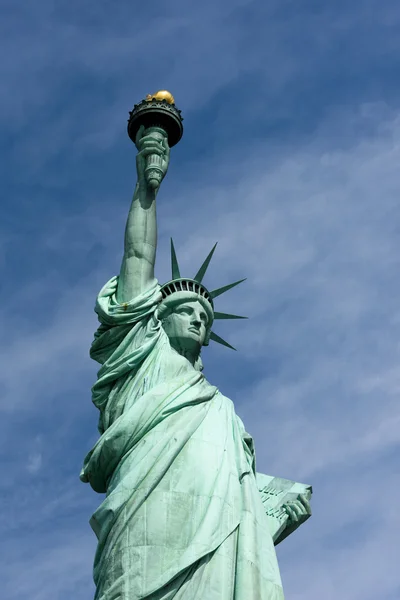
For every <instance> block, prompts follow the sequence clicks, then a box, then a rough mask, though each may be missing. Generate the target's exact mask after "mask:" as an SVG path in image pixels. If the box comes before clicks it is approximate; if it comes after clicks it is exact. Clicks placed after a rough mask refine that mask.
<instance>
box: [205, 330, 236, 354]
mask: <svg viewBox="0 0 400 600" xmlns="http://www.w3.org/2000/svg"><path fill="white" fill-rule="evenodd" d="M210 340H213V342H217V344H222V346H226V347H227V348H230V349H231V350H236V348H234V347H233V346H231V345H230V344H228V342H226V341H225V340H223V339H222V337H219V335H217V334H216V333H214V332H213V331H212V332H211V333H210Z"/></svg>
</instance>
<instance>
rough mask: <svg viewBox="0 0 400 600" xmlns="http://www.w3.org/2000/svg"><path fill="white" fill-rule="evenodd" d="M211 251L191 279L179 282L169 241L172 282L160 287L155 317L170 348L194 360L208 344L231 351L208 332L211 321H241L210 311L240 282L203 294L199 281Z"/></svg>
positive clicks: (223, 342) (203, 288)
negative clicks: (216, 300)
mask: <svg viewBox="0 0 400 600" xmlns="http://www.w3.org/2000/svg"><path fill="white" fill-rule="evenodd" d="M214 250H215V246H214V248H213V249H212V250H211V252H210V253H209V255H208V256H207V258H206V260H205V261H204V263H203V264H202V266H201V267H200V269H199V271H198V272H197V274H196V275H195V276H194V278H193V279H189V278H182V277H181V275H180V272H179V267H178V261H177V258H176V254H175V249H174V245H173V243H172V240H171V262H172V280H171V281H168V282H167V283H165V284H164V285H163V286H161V296H162V301H161V303H160V306H159V308H158V317H159V319H160V320H161V322H162V326H163V328H164V330H165V332H166V334H167V335H168V338H169V340H170V343H171V346H172V347H173V348H175V349H176V350H177V351H178V352H180V353H181V354H190V355H191V356H192V357H194V358H195V359H196V357H198V356H199V355H200V351H201V348H202V346H208V344H209V342H210V340H214V341H216V342H218V343H220V344H223V345H224V346H227V347H228V348H233V347H232V346H231V345H230V344H228V342H225V340H223V339H222V338H220V337H219V336H218V335H217V334H216V333H214V332H213V331H211V327H212V325H213V322H214V319H243V318H245V317H239V316H237V315H230V314H227V313H220V312H215V311H214V298H216V297H217V296H219V295H221V294H223V293H224V292H226V291H228V290H229V289H231V288H232V287H234V286H236V285H237V284H238V283H241V281H244V280H243V279H242V280H240V281H236V282H235V283H231V284H229V285H225V286H224V287H222V288H218V289H217V290H213V291H212V292H209V291H208V290H207V288H206V287H205V286H204V285H203V283H202V279H203V277H204V274H205V272H206V270H207V267H208V264H209V262H210V260H211V257H212V255H213V252H214ZM233 349H234V348H233Z"/></svg>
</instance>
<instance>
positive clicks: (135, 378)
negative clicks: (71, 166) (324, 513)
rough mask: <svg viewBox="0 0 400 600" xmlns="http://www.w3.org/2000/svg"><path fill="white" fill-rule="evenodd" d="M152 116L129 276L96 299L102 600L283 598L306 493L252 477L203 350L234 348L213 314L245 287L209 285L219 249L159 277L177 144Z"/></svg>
mask: <svg viewBox="0 0 400 600" xmlns="http://www.w3.org/2000/svg"><path fill="white" fill-rule="evenodd" d="M152 102H153V106H154V109H155V110H157V102H158V101H156V100H152ZM162 102H164V103H166V101H165V100H163V101H162ZM139 106H141V105H139ZM144 108H145V109H146V110H147V107H146V106H145V107H144ZM161 108H163V107H161ZM172 108H173V106H172ZM141 110H143V106H141ZM163 110H164V108H163ZM164 112H166V111H165V110H164ZM179 115H180V113H179ZM134 116H135V115H134ZM146 119H147V121H146V125H147V126H146V129H145V128H144V126H143V125H142V126H140V125H137V123H136V124H135V137H134V140H135V143H136V146H137V148H138V154H137V174H138V181H137V185H136V188H135V193H134V197H133V201H132V205H131V208H130V211H129V215H128V219H127V225H126V231H125V246H124V256H123V261H122V265H121V270H120V274H119V276H117V277H113V278H112V279H110V281H109V282H108V283H106V285H105V286H104V287H103V289H102V290H101V291H100V294H99V296H98V298H97V303H96V309H95V310H96V312H97V315H98V317H99V321H100V325H99V328H98V330H97V332H96V333H95V339H94V341H93V344H92V347H91V356H92V358H93V359H94V360H96V361H98V362H99V363H100V364H101V368H100V370H99V372H98V378H97V382H96V383H95V385H94V386H93V389H92V393H93V402H94V404H95V405H96V407H97V408H98V409H99V412H100V418H99V432H100V438H99V440H98V442H97V443H96V445H95V446H94V448H93V449H92V450H91V452H89V454H88V456H87V457H86V459H85V461H84V466H83V469H82V472H81V479H82V481H84V482H89V483H90V485H91V486H92V488H93V489H94V490H95V491H96V492H100V493H106V498H105V500H104V501H103V502H102V504H101V505H100V507H99V508H98V509H97V510H96V512H95V513H94V515H93V516H92V519H91V526H92V528H93V530H94V532H95V534H96V536H97V538H98V548H97V553H96V557H95V564H94V580H95V584H96V599H97V600H117V599H118V600H136V599H139V598H141V599H144V598H146V599H149V600H150V599H151V600H161V599H163V600H167V599H175V600H180V599H183V598H185V599H188V600H197V599H198V600H200V599H202V600H217V599H218V600H278V599H279V600H281V599H282V598H283V592H282V585H281V579H280V574H279V568H278V564H277V559H276V554H275V545H276V544H277V543H279V542H280V541H282V540H283V539H284V538H285V537H286V536H287V535H289V534H290V533H291V532H292V531H294V530H295V529H296V528H297V527H298V526H299V525H300V524H301V523H303V522H304V521H305V520H306V519H307V518H308V517H309V516H310V506H309V502H308V501H309V499H310V497H311V487H310V486H307V485H303V484H300V483H296V482H292V481H288V480H285V479H280V478H274V477H270V476H268V475H263V474H259V473H256V471H255V453H254V445H253V440H252V438H251V436H250V435H249V434H248V433H247V432H246V431H245V428H244V425H243V423H242V421H241V420H240V419H239V417H238V416H237V415H236V413H235V408H234V405H233V403H232V401H231V400H230V399H229V398H227V397H226V396H224V395H223V394H222V393H221V392H220V391H219V390H218V389H217V388H216V387H215V386H213V385H212V384H211V383H209V382H208V381H207V379H206V377H205V376H204V374H203V373H202V362H201V349H202V347H203V346H205V345H207V344H208V343H209V341H210V340H214V341H217V342H220V343H222V344H224V345H226V346H229V347H231V346H230V345H229V344H228V343H227V342H225V341H224V340H222V339H221V338H220V337H219V336H218V335H217V334H215V333H214V332H213V331H212V326H213V322H214V320H215V319H216V318H241V317H237V316H236V315H227V314H225V313H218V312H216V311H215V310H214V299H215V298H216V297H217V296H219V295H221V294H222V293H224V292H225V291H228V289H231V288H232V287H234V285H236V284H237V283H240V282H235V283H234V284H228V285H226V286H223V287H222V288H219V289H218V290H214V291H211V292H209V291H208V290H207V288H205V286H204V284H203V283H202V279H203V276H204V274H205V271H206V269H207V267H208V264H209V261H210V259H211V256H212V252H213V250H214V249H213V250H212V252H211V253H210V255H209V256H208V257H207V259H206V261H205V262H204V263H203V265H202V267H201V268H200V269H199V271H198V272H197V274H196V276H195V277H194V278H193V279H190V278H187V279H185V278H183V277H182V276H181V274H180V271H179V266H178V261H177V258H176V254H175V250H174V247H173V245H172V278H173V279H172V281H173V283H172V284H171V282H168V283H167V284H164V285H163V286H160V285H159V283H158V281H157V280H156V278H155V275H154V263H155V256H156V247H157V222H156V197H157V194H158V190H159V187H160V184H161V182H162V179H163V178H164V176H165V174H166V172H167V169H168V164H169V157H170V150H169V144H168V139H169V137H168V131H167V130H168V119H167V120H166V121H165V122H163V127H164V129H163V128H162V127H160V126H159V123H158V126H156V127H152V126H149V121H148V119H149V117H148V113H146ZM174 119H175V122H174V127H175V135H176V138H177V139H178V141H179V136H178V134H177V133H176V132H177V131H178V129H177V127H178V125H179V122H178V121H177V116H176V114H174ZM155 123H157V121H155ZM177 123H178V125H177ZM130 125H131V124H130ZM178 133H179V131H178ZM180 134H181V133H180ZM175 143H176V142H175Z"/></svg>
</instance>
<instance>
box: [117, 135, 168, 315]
mask: <svg viewBox="0 0 400 600" xmlns="http://www.w3.org/2000/svg"><path fill="white" fill-rule="evenodd" d="M136 146H137V148H138V154H137V156H136V170H137V183H136V187H135V192H134V195H133V200H132V204H131V208H130V210H129V215H128V219H127V222H126V228H125V241H124V256H123V259H122V265H121V271H120V276H119V281H118V288H117V300H118V302H120V303H123V302H129V301H130V300H132V299H133V298H134V297H135V296H138V295H139V294H141V293H142V292H144V291H145V290H146V289H147V288H148V287H150V285H151V284H152V283H153V281H154V264H155V259H156V250H157V217H156V197H157V192H158V189H159V188H158V187H156V188H154V187H153V186H152V185H151V183H150V184H149V182H148V181H147V179H146V176H145V171H146V158H147V157H148V156H158V157H159V159H160V160H159V166H160V169H161V174H162V178H164V177H165V174H166V173H167V170H168V164H169V146H168V140H167V136H166V135H165V133H164V132H163V131H162V129H158V131H157V130H156V128H155V127H154V128H151V130H150V131H149V132H148V133H147V132H146V131H145V129H144V127H143V125H142V126H141V127H140V129H139V131H138V133H137V136H136Z"/></svg>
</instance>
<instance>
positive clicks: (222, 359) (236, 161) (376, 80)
mask: <svg viewBox="0 0 400 600" xmlns="http://www.w3.org/2000/svg"><path fill="white" fill-rule="evenodd" d="M399 24H400V8H399V6H398V4H397V3H396V2H395V1H394V0H379V1H378V0H353V1H352V2H348V1H344V0H336V1H335V2H330V3H328V2H323V1H322V0H319V1H316V0H314V1H313V0H297V1H294V0H280V2H278V1H270V0H264V1H246V0H239V1H237V0H230V1H229V2H227V1H223V2H222V1H218V0H217V1H215V0H214V1H212V0H203V1H202V2H200V3H188V2H183V1H176V0H171V1H170V2H160V1H159V0H154V1H152V2H149V3H144V2H143V3H138V4H137V5H136V3H134V4H133V3H131V2H127V1H126V0H120V1H119V2H110V1H105V0H97V1H96V2H93V1H91V0H85V1H84V2H82V1H79V2H78V1H77V0H69V1H68V2H66V1H63V0H58V1H57V0H53V1H51V0H40V2H37V3H34V2H24V3H17V2H15V0H2V2H1V5H0V40H1V42H0V48H1V56H2V60H1V63H0V76H1V80H2V93H1V95H0V126H1V129H2V132H1V133H2V135H1V137H0V149H1V158H2V160H1V162H0V170H1V181H2V218H1V220H0V230H1V235H0V249H1V254H0V256H1V259H0V260H1V263H0V264H1V267H2V273H3V274H2V283H3V288H2V289H3V293H2V303H1V307H0V321H1V325H2V331H3V344H2V348H1V351H0V352H1V361H0V377H1V378H0V390H1V395H0V407H1V411H2V415H1V420H0V445H1V452H2V477H1V484H0V486H1V487H0V498H1V500H2V510H1V513H0V554H1V556H2V557H3V560H2V562H1V565H0V578H1V581H2V598H4V599H5V600H17V599H18V600H20V599H25V598H29V600H50V599H51V600H54V598H57V599H59V600H64V599H65V600H66V599H69V598H71V595H73V597H74V599H75V600H86V599H87V598H90V597H92V595H93V592H94V588H93V584H92V580H91V568H92V560H93V556H94V552H95V547H96V544H95V536H94V534H93V533H92V531H91V529H90V527H89V525H88V520H89V517H90V515H91V514H92V511H93V510H94V509H95V508H96V507H97V506H98V504H99V503H100V501H101V496H98V495H96V494H95V493H94V492H93V491H92V490H91V489H90V488H89V487H88V486H85V485H83V484H82V483H81V482H80V481H79V478H78V475H79V470H80V467H81V463H82V460H83V457H84V455H85V454H86V452H87V451H88V449H89V448H90V447H91V445H92V444H93V442H94V441H95V440H96V438H97V432H96V424H97V414H96V410H95V409H94V408H93V407H92V405H91V400H90V387H91V385H92V384H93V382H94V380H95V377H96V369H97V367H96V364H95V363H92V362H91V361H90V359H89V357H88V349H89V346H90V343H91V339H92V335H93V332H94V330H95V328H96V318H95V314H94V312H93V306H94V301H95V296H96V293H97V291H98V290H99V288H100V287H101V286H102V285H103V283H104V282H105V281H106V280H107V279H108V278H109V277H110V276H112V275H114V274H115V273H117V272H118V269H119V265H120V260H121V253H122V241H123V229H124V221H125V218H126V215H127V211H128V208H129V204H130V200H131V195H132V191H133V187H134V183H135V149H134V147H133V145H132V143H131V141H130V140H129V138H128V136H127V134H126V119H127V117H128V111H129V110H130V109H131V108H132V106H133V104H134V103H136V102H138V101H139V100H140V99H141V98H143V97H144V96H145V95H146V94H147V93H149V92H155V91H156V90H157V89H162V88H166V89H169V90H170V91H171V92H172V93H173V94H174V96H175V98H176V102H177V104H178V106H179V108H180V109H181V110H182V112H183V116H184V119H185V120H184V125H185V132H184V136H183V139H182V141H181V142H180V144H179V145H178V146H177V147H175V148H174V149H173V150H172V152H171V165H170V169H169V173H168V176H167V178H166V180H165V181H164V182H163V185H162V190H161V192H160V194H159V198H158V215H159V251H158V263H157V275H158V277H159V279H160V281H161V282H164V281H165V280H166V279H167V278H169V237H170V236H171V235H172V236H173V237H174V240H175V245H176V248H177V252H178V256H179V258H180V263H181V270H182V272H183V273H184V274H188V275H193V274H194V273H195V272H196V270H197V268H198V266H199V264H200V262H201V260H202V259H203V258H204V257H205V255H206V254H207V253H208V251H209V249H210V248H211V246H212V245H213V244H214V242H215V241H217V240H218V241H219V245H218V247H217V251H216V253H215V255H214V259H213V262H212V264H211V266H210V269H209V272H208V274H207V280H205V283H206V285H208V286H209V287H210V288H213V287H218V286H219V285H223V284H224V283H228V282H230V281H233V280H236V279H240V278H242V277H246V276H247V278H248V279H247V281H246V283H245V284H243V285H242V286H240V287H239V288H237V289H236V290H233V291H232V292H230V293H229V294H227V295H226V296H223V297H222V298H221V299H220V301H219V303H218V310H226V311H228V312H238V313H239V314H246V315H248V316H249V317H250V319H249V320H248V321H243V322H239V323H233V324H232V323H223V324H220V325H219V327H218V333H220V334H221V335H222V336H223V337H226V338H227V339H228V340H229V341H230V342H231V343H232V344H233V345H234V346H236V347H237V348H238V352H237V353H234V352H231V351H229V350H227V349H224V348H222V347H220V346H216V345H214V346H210V347H209V348H207V349H206V351H205V352H204V356H203V360H204V363H205V369H206V371H205V372H206V374H207V376H208V379H209V380H210V381H211V382H212V383H214V384H216V385H217V386H218V387H219V388H220V389H221V390H222V391H223V392H224V393H225V394H226V395H228V396H229V397H231V398H232V399H233V400H234V402H235V404H236V407H237V412H238V413H239V415H240V416H241V417H242V419H243V420H244V422H245V425H246V428H247V430H248V431H249V432H250V433H252V434H253V436H254V438H255V442H256V451H257V459H258V465H257V466H258V470H259V471H262V472H265V473H268V474H273V475H279V476H282V477H287V478H290V479H296V480H298V481H304V482H306V483H311V484H313V487H314V498H313V509H314V514H313V518H312V519H311V520H310V521H309V522H307V524H305V525H304V526H303V527H302V528H301V529H300V530H299V531H298V532H296V533H295V534H294V535H293V536H292V537H290V538H288V539H287V540H285V542H284V543H282V544H281V546H279V548H278V557H279V561H280V565H281V571H282V578H283V582H284V587H285V591H286V596H287V598H288V599H291V600H306V599H307V600H320V599H321V598H323V599H324V600H334V599H336V598H338V597H339V598H343V599H349V600H350V599H351V600H375V599H376V598H379V599H380V600H396V599H398V598H399V597H400V577H399V572H398V559H397V555H398V539H397V538H398V531H399V520H400V519H399V512H398V509H397V504H398V503H397V497H398V495H399V492H400V475H399V470H398V464H399V441H400V412H399V399H398V397H399V391H400V370H399V361H400V345H399V338H400V335H399V334H400V308H399V306H400V302H399V295H400V285H399V283H398V282H399V272H400V251H399V250H400V249H399V231H400V213H399V194H400V174H399V173H400V170H399V165H400V86H399V78H398V73H399V68H400V36H399Z"/></svg>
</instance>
